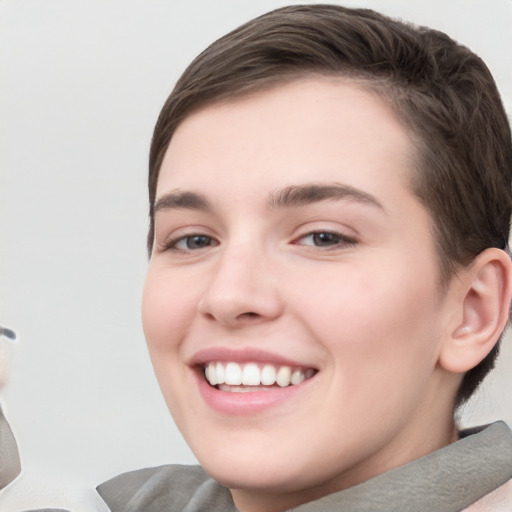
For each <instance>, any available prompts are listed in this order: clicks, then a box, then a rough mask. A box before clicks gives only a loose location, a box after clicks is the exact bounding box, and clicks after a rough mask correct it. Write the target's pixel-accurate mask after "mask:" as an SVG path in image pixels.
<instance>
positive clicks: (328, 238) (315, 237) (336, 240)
mask: <svg viewBox="0 0 512 512" xmlns="http://www.w3.org/2000/svg"><path fill="white" fill-rule="evenodd" d="M297 243H299V244H300V245H308V246H313V247H325V248H336V247H339V246H349V245H354V244H355V243H356V241H355V240H354V239H352V238H348V237H346V236H343V235H342V234H340V233H333V232H330V231H317V232H313V233H308V234H307V235H304V236H302V237H300V238H299V240H298V242H297Z"/></svg>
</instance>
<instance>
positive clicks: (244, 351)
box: [188, 347, 316, 369]
mask: <svg viewBox="0 0 512 512" xmlns="http://www.w3.org/2000/svg"><path fill="white" fill-rule="evenodd" d="M211 361H225V362H231V361H232V362H237V363H249V362H251V363H269V364H274V365H280V366H292V367H299V368H314V369H316V368H315V367H314V366H312V365H311V364H310V363H305V362H304V361H299V360H295V359H292V358H289V357H286V356H282V355H280V354H275V353H272V352H268V351H266V350H261V349H256V348H251V347H245V348H236V349H233V348H229V347H209V348H204V349H201V350H199V351H198V352H196V353H195V354H194V355H193V356H192V357H191V358H190V361H189V363H188V364H189V365H190V366H202V365H205V364H206V363H209V362H211Z"/></svg>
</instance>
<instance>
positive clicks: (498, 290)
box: [439, 248, 512, 373]
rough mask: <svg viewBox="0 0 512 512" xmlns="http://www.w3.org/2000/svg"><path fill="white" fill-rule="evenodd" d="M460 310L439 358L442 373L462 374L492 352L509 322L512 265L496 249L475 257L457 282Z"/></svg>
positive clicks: (501, 252) (507, 256)
mask: <svg viewBox="0 0 512 512" xmlns="http://www.w3.org/2000/svg"><path fill="white" fill-rule="evenodd" d="M457 286H458V287H459V290H460V293H459V297H460V299H459V301H458V305H457V307H459V308H460V312H459V314H458V315H455V318H458V320H457V322H456V325H454V326H452V327H451V330H450V332H449V333H448V334H449V335H448V337H447V339H446V341H445V343H444V344H443V346H442V349H441V353H440V356H439V364H440V366H441V367H442V368H444V369H445V370H448V371H451V372H454V373H465V372H467V371H468V370H470V369H471V368H474V367H475V366H476V365H477V364H478V363H480V361H482V360H483V359H484V358H485V357H486V356H487V354H488V353H489V352H490V351H491V350H492V348H493V347H494V345H495V344H496V342H497V341H498V339H499V337H500V335H501V333H502V332H503V330H504V329H505V327H506V325H507V321H508V318H509V308H510V299H511V293H512V262H511V260H510V257H509V255H508V254H507V253H506V252H505V251H502V250H500V249H496V248H490V249H487V250H485V251H484V252H482V253H481V254H479V255H478V256H477V258H476V259H475V261H474V262H473V263H472V264H471V266H470V267H468V268H467V269H466V270H464V271H463V272H462V273H461V276H460V279H459V280H458V281H457Z"/></svg>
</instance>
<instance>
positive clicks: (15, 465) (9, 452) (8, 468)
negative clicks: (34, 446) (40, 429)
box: [0, 407, 21, 489]
mask: <svg viewBox="0 0 512 512" xmlns="http://www.w3.org/2000/svg"><path fill="white" fill-rule="evenodd" d="M20 472H21V461H20V455H19V453H18V445H17V444H16V439H15V438H14V434H13V433H12V430H11V427H10V426H9V423H7V420H6V419H5V416H4V413H3V412H2V408H1V407H0V489H3V488H4V487H7V485H9V484H10V483H11V482H12V481H13V480H14V479H15V478H16V477H17V476H18V475H19V474H20Z"/></svg>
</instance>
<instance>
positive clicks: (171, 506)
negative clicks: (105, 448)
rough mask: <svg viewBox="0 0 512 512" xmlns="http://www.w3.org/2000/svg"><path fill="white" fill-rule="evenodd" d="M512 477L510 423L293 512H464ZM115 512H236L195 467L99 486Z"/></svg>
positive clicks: (137, 474) (468, 435) (146, 472)
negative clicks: (426, 511) (463, 511)
mask: <svg viewBox="0 0 512 512" xmlns="http://www.w3.org/2000/svg"><path fill="white" fill-rule="evenodd" d="M511 478H512V432H511V431H510V429H509V427H508V426H507V425H506V424H505V423H504V422H501V421H499V422H496V423H493V424H491V425H489V426H487V427H480V428H477V429H471V430H469V431H464V432H462V433H461V439H460V440H459V441H457V442H455V443H453V444H451V445H449V446H446V447H445V448H442V449H440V450H437V451H435V452H433V453H431V454H429V455H427V456H425V457H422V458H421V459H418V460H415V461H413V462H410V463H409V464H405V465H403V466H400V467H398V468H396V469H393V470H391V471H388V472H386V473H383V474H381V475H379V476H377V477H375V478H372V479H370V480H368V481H366V482H363V483H361V484H359V485H356V486H354V487H351V488H349V489H346V490H344V491H339V492H335V493H333V494H330V495H328V496H325V497H323V498H321V499H319V500H316V501H313V502H310V503H306V504H304V505H301V506H299V507H296V508H294V509H291V510H293V511H295V512H314V511H316V512H318V511H333V512H334V511H343V510H345V511H349V512H424V511H425V510H429V511H435V512H460V511H461V510H463V509H465V508H466V507H468V506H469V505H471V504H473V503H475V502H476V501H478V500H479V499H480V498H482V497H483V496H485V495H486V494H489V493H490V492H492V491H494V490H495V489H497V488H498V487H500V486H501V485H503V484H504V483H505V482H507V481H508V480H509V479H511ZM97 490H98V492H99V494H100V496H101V497H102V498H103V500H104V501H105V503H106V504H107V505H108V506H109V507H110V510H111V511H112V512H175V511H180V512H237V509H236V508H235V506H234V505H233V501H232V499H231V494H230V492H229V490H228V489H226V488H225V487H222V486H220V485H219V484H217V483H216V482H215V481H214V480H212V479H211V478H210V477H209V476H208V475H207V474H206V473H205V472H204V471H203V469H201V468H200V467H197V466H161V467H157V468H148V469H142V470H138V471H132V472H130V473H125V474H123V475H120V476H118V477H116V478H113V479H112V480H109V481H107V482H105V483H103V484H101V485H100V486H99V487H98V488H97Z"/></svg>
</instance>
